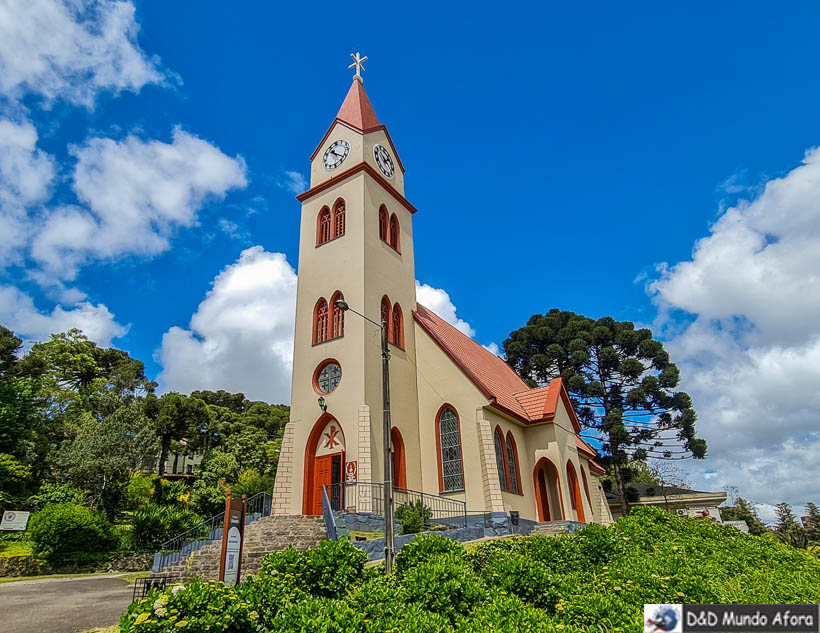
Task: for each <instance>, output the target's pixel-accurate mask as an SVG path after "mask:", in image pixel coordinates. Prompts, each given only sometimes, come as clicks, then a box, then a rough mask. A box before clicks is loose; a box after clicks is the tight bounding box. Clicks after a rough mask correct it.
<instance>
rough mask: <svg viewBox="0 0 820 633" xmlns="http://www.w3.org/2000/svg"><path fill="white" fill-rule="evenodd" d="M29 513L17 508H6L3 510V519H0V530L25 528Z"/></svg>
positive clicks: (20, 529)
mask: <svg viewBox="0 0 820 633" xmlns="http://www.w3.org/2000/svg"><path fill="white" fill-rule="evenodd" d="M30 514H31V513H30V512H22V511H19V510H6V511H5V512H3V519H2V520H0V530H17V531H22V530H25V529H26V524H27V523H28V517H29V515H30Z"/></svg>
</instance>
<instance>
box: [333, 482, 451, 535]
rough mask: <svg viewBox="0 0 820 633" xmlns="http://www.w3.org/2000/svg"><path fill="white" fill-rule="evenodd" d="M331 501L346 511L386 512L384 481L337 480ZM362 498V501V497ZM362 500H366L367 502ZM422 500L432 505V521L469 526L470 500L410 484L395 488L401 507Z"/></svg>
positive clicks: (339, 509)
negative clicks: (439, 493) (468, 507)
mask: <svg viewBox="0 0 820 633" xmlns="http://www.w3.org/2000/svg"><path fill="white" fill-rule="evenodd" d="M327 489H328V497H329V498H330V505H331V507H332V509H333V510H337V511H342V510H345V509H347V508H351V509H352V511H353V512H363V510H362V506H363V505H364V507H366V508H367V510H366V512H367V513H371V514H377V515H383V514H384V484H383V483H378V482H352V483H335V484H331V485H329V486H327ZM360 500H361V501H360ZM362 501H365V503H364V504H363V503H362ZM418 501H421V503H423V504H424V505H425V506H427V507H428V508H430V511H431V513H432V514H431V517H430V520H429V521H428V523H429V522H432V521H436V522H439V523H449V524H453V525H454V526H456V527H466V526H467V503H466V502H465V501H461V500H459V499H450V498H448V497H442V496H439V495H432V494H429V493H426V492H421V491H419V490H410V489H408V488H396V487H394V488H393V505H394V507H400V506H402V505H406V504H409V503H414V502H418Z"/></svg>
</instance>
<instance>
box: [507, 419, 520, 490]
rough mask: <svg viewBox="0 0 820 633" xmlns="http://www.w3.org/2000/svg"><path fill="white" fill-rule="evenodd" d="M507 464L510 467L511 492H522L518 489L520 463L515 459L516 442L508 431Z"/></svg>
mask: <svg viewBox="0 0 820 633" xmlns="http://www.w3.org/2000/svg"><path fill="white" fill-rule="evenodd" d="M507 464H508V466H509V469H510V492H517V493H520V492H521V491H520V490H519V489H518V463H517V462H516V461H515V442H514V441H513V438H512V435H510V434H509V433H507Z"/></svg>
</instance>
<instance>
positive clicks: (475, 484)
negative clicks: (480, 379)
mask: <svg viewBox="0 0 820 633" xmlns="http://www.w3.org/2000/svg"><path fill="white" fill-rule="evenodd" d="M415 330H416V351H417V354H418V381H417V382H418V394H419V422H418V428H419V434H420V436H421V468H422V485H423V490H424V492H427V493H430V494H440V492H439V490H440V489H439V481H438V451H437V449H436V426H435V425H436V416H437V414H438V412H439V409H440V408H441V407H442V405H444V404H445V403H446V404H449V405H451V406H452V407H453V409H455V411H456V413H457V414H458V418H459V428H460V431H461V459H462V463H463V468H464V485H465V491H464V492H457V493H456V492H451V493H444V496H447V497H451V498H454V499H460V500H462V501H466V502H467V509H468V510H484V509H485V500H484V490H483V484H482V473H481V453H480V446H479V440H478V433H477V430H476V421H477V420H478V419H480V418H479V416H480V415H481V411H482V407H484V406H485V405H486V404H487V399H486V398H485V397H484V396H483V394H482V393H481V392H480V391H479V390H478V389H477V388H476V387H475V386H474V385H473V384H472V383H471V382H470V381H469V380H467V378H466V376H465V375H464V373H463V372H462V371H461V370H460V369H459V368H458V367H457V366H456V365H455V364H454V363H453V362H452V361H451V360H450V358H449V357H448V356H447V355H446V354H445V353H444V352H443V351H442V350H441V348H440V347H439V346H438V344H437V343H436V342H435V341H434V340H433V339H431V338H430V336H429V335H428V334H427V332H425V331H424V330H423V329H422V328H421V327H420V326H419V325H418V324H416V326H415Z"/></svg>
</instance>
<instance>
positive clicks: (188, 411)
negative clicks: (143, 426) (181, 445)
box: [145, 391, 209, 477]
mask: <svg viewBox="0 0 820 633" xmlns="http://www.w3.org/2000/svg"><path fill="white" fill-rule="evenodd" d="M145 410H146V412H147V414H148V416H149V417H150V418H151V419H152V421H153V424H154V430H155V432H156V434H157V437H158V438H159V440H160V453H159V463H158V464H157V474H158V475H159V476H160V477H161V476H162V475H163V474H164V470H165V462H166V461H167V460H168V454H169V453H170V451H171V442H173V441H175V440H176V441H179V440H182V439H185V438H186V437H189V436H191V435H194V434H196V433H198V432H199V429H200V428H201V427H203V426H207V425H208V422H209V416H208V409H207V406H206V404H205V402H204V401H202V400H200V399H199V398H193V397H188V396H184V395H182V394H179V393H176V392H174V391H172V392H169V393H166V394H163V395H162V397H161V398H154V397H153V396H152V395H149V396H148V397H146V402H145Z"/></svg>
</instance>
